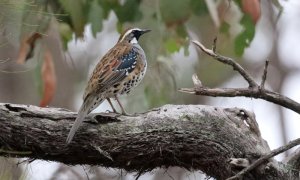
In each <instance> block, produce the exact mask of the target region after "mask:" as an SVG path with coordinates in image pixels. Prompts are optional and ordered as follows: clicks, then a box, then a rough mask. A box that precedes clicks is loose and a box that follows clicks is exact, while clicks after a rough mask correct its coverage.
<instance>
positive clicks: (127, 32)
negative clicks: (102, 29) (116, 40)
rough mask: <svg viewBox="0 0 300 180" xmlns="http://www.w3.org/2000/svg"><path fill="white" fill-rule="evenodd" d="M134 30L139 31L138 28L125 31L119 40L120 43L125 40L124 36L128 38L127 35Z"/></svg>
mask: <svg viewBox="0 0 300 180" xmlns="http://www.w3.org/2000/svg"><path fill="white" fill-rule="evenodd" d="M134 30H137V31H141V29H140V28H133V29H129V30H128V31H126V33H125V34H124V35H123V37H122V39H121V40H120V41H123V40H124V38H125V37H126V36H128V34H130V33H131V32H132V31H134Z"/></svg>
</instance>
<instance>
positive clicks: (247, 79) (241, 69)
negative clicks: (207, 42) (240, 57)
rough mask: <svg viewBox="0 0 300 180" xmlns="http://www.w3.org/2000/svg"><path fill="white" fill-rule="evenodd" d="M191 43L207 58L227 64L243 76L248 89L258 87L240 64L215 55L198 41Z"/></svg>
mask: <svg viewBox="0 0 300 180" xmlns="http://www.w3.org/2000/svg"><path fill="white" fill-rule="evenodd" d="M192 42H193V43H194V44H196V45H197V46H198V47H199V48H200V49H201V50H202V51H203V52H205V53H206V54H208V55H209V56H211V57H213V58H214V59H216V60H217V61H220V62H222V63H224V64H228V65H230V66H232V67H233V69H234V70H235V71H237V72H239V73H240V74H241V75H242V76H243V78H244V79H245V80H246V81H247V82H248V84H249V87H251V88H253V87H258V84H257V83H256V82H255V81H254V79H253V78H252V77H251V75H250V74H249V73H248V72H246V71H245V70H244V68H243V67H242V66H241V65H240V64H238V63H236V62H235V61H234V60H233V59H231V58H229V57H225V56H222V55H219V54H217V53H215V52H214V51H213V50H210V49H207V48H206V47H205V46H204V45H203V44H201V43H200V42H198V41H192Z"/></svg>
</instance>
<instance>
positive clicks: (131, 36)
mask: <svg viewBox="0 0 300 180" xmlns="http://www.w3.org/2000/svg"><path fill="white" fill-rule="evenodd" d="M150 31H151V30H149V29H139V28H130V29H127V30H126V31H124V32H123V34H121V36H120V38H119V41H118V42H128V43H132V44H134V43H138V40H139V38H140V36H141V35H143V34H145V33H147V32H150Z"/></svg>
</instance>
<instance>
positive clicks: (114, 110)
mask: <svg viewBox="0 0 300 180" xmlns="http://www.w3.org/2000/svg"><path fill="white" fill-rule="evenodd" d="M106 100H107V101H108V103H109V105H110V106H111V108H112V110H113V112H114V113H117V111H116V109H115V107H114V106H113V104H112V102H111V100H110V99H109V98H106Z"/></svg>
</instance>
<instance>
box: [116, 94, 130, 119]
mask: <svg viewBox="0 0 300 180" xmlns="http://www.w3.org/2000/svg"><path fill="white" fill-rule="evenodd" d="M115 98H116V100H117V102H118V104H119V106H120V108H121V110H122V114H123V115H130V114H128V113H127V112H126V111H125V109H124V108H123V106H122V104H121V102H120V100H119V98H118V97H117V96H116V95H115Z"/></svg>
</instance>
